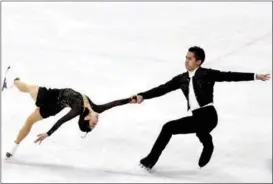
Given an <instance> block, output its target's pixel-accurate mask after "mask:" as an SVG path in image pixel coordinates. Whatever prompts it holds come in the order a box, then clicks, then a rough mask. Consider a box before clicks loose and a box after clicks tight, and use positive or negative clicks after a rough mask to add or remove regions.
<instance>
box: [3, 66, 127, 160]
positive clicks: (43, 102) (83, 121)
mask: <svg viewBox="0 0 273 184" xmlns="http://www.w3.org/2000/svg"><path fill="white" fill-rule="evenodd" d="M9 69H10V67H9V68H8V69H7V71H8V70H9ZM7 74H8V73H7ZM6 79H7V80H6ZM9 81H11V82H9ZM12 83H13V84H12ZM13 85H14V86H16V88H17V89H18V90H19V91H21V92H24V93H28V94H30V96H31V97H32V99H33V100H34V102H35V105H36V106H37V108H36V109H35V110H34V111H33V112H32V113H31V114H30V115H29V117H28V118H27V120H26V122H25V124H24V126H23V127H22V128H21V130H20V131H19V133H18V135H17V138H16V140H15V142H14V145H13V147H12V149H11V150H10V151H9V152H7V153H6V157H7V158H9V157H11V156H13V155H14V154H15V151H16V149H17V147H18V146H19V144H20V143H21V142H22V140H23V139H24V138H25V137H26V136H27V135H28V134H29V132H30V130H31V127H32V126H33V125H34V124H35V123H37V122H38V121H40V120H42V119H45V118H48V117H50V116H54V115H56V114H58V113H59V112H60V111H61V110H63V109H64V108H65V107H70V108H71V110H70V111H69V112H68V113H67V114H66V115H64V116H63V117H62V118H60V119H59V120H58V121H57V122H56V123H55V124H54V125H53V126H52V128H51V129H50V130H48V131H47V132H46V133H42V134H39V135H38V138H37V139H36V140H35V141H34V142H35V143H39V144H40V143H41V142H42V141H43V140H44V139H45V138H47V137H49V136H51V135H52V134H53V133H54V132H55V131H56V130H57V129H58V128H59V127H60V126H61V125H62V124H64V123H65V122H67V121H69V120H71V119H73V118H75V117H76V116H78V115H79V116H80V117H79V121H78V124H79V128H80V130H81V131H83V132H86V133H88V132H90V131H91V130H92V129H93V128H95V126H96V124H97V122H98V119H99V116H98V114H100V113H102V112H104V111H105V110H108V109H110V108H112V107H115V106H120V105H124V104H127V103H130V102H131V99H130V98H126V99H121V100H116V101H113V102H110V103H106V104H103V105H96V104H94V103H93V102H92V101H91V100H90V99H89V97H88V96H87V95H85V94H82V93H80V92H77V91H75V90H73V89H71V88H63V89H55V88H54V89H51V88H46V87H42V86H37V85H30V84H27V83H25V82H23V81H21V80H20V78H18V77H17V78H15V77H13V78H12V77H11V78H9V77H8V76H7V77H5V79H4V84H3V87H2V91H3V90H4V89H5V88H10V87H12V86H13Z"/></svg>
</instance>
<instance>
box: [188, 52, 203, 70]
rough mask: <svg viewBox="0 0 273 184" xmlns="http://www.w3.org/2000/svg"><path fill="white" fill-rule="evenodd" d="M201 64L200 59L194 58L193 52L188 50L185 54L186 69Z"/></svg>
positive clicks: (192, 68)
mask: <svg viewBox="0 0 273 184" xmlns="http://www.w3.org/2000/svg"><path fill="white" fill-rule="evenodd" d="M200 64H201V60H196V58H195V56H194V53H193V52H188V53H187V55H186V61H185V66H186V69H187V70H188V71H193V70H194V69H196V68H198V67H199V66H200Z"/></svg>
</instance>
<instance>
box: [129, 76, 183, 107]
mask: <svg viewBox="0 0 273 184" xmlns="http://www.w3.org/2000/svg"><path fill="white" fill-rule="evenodd" d="M181 80H182V78H181V75H177V76H175V77H174V78H172V79H171V80H170V81H168V82H166V83H165V84H161V85H159V86H157V87H155V88H152V89H150V90H148V91H145V92H141V93H138V94H137V96H133V97H136V98H137V100H135V99H132V98H133V97H131V99H132V101H131V103H136V102H137V103H141V102H142V101H143V100H144V99H151V98H155V97H159V96H162V95H165V94H166V93H169V92H171V91H174V90H176V89H179V87H180V84H181Z"/></svg>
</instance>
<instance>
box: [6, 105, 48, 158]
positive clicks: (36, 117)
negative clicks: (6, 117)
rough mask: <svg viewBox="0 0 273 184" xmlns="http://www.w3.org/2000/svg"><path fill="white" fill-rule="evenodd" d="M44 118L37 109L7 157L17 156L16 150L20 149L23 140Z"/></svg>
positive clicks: (28, 119)
mask: <svg viewBox="0 0 273 184" xmlns="http://www.w3.org/2000/svg"><path fill="white" fill-rule="evenodd" d="M42 119H43V118H42V116H41V114H40V109H39V108H37V109H36V110H35V111H34V112H33V113H32V114H31V115H29V117H28V118H27V120H26V122H25V124H24V126H23V127H22V128H21V130H20V131H19V133H18V135H17V138H16V140H15V142H14V145H13V146H12V148H11V150H10V151H8V152H7V153H6V157H8V158H9V157H11V156H13V155H14V154H15V152H16V149H17V147H18V145H19V144H20V143H21V142H22V140H23V139H24V138H25V137H26V136H27V135H28V134H29V132H30V130H31V128H32V126H33V125H34V124H35V123H36V122H38V121H40V120H42Z"/></svg>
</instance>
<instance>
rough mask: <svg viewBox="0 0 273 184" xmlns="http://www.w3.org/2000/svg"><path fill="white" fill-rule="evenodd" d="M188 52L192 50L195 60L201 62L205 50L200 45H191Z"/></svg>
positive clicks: (203, 58)
mask: <svg viewBox="0 0 273 184" xmlns="http://www.w3.org/2000/svg"><path fill="white" fill-rule="evenodd" d="M189 52H193V53H194V56H195V58H196V60H201V64H203V62H204V61H205V57H206V55H205V51H204V49H202V48H201V47H198V46H193V47H190V48H189Z"/></svg>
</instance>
